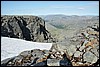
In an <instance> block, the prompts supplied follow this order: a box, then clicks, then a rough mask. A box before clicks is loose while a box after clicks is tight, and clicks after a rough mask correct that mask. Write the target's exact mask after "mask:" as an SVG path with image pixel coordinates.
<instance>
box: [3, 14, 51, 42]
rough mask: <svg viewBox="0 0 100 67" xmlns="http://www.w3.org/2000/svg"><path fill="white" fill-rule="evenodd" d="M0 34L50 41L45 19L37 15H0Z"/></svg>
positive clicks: (30, 39) (29, 39)
mask: <svg viewBox="0 0 100 67" xmlns="http://www.w3.org/2000/svg"><path fill="white" fill-rule="evenodd" d="M1 36H5V37H11V38H19V39H25V40H28V41H37V42H51V40H50V39H52V38H51V37H50V36H51V35H50V33H49V32H48V31H47V30H46V28H45V21H44V20H43V19H41V18H40V17H37V16H13V15H12V16H8V15H3V16H1Z"/></svg>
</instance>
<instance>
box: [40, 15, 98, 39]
mask: <svg viewBox="0 0 100 67" xmlns="http://www.w3.org/2000/svg"><path fill="white" fill-rule="evenodd" d="M40 17H41V18H42V19H44V20H45V22H46V27H47V29H48V30H49V31H52V33H53V34H54V33H55V35H57V34H58V35H59V36H60V37H61V35H64V36H65V35H66V34H67V37H68V35H69V36H72V34H74V33H75V32H76V31H78V30H79V29H82V28H86V27H87V26H90V25H93V24H94V23H99V16H92V15H87V16H78V15H71V16H68V15H63V14H57V15H40ZM62 32H63V33H62ZM60 39H61V38H60Z"/></svg>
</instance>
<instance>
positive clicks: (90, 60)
mask: <svg viewBox="0 0 100 67" xmlns="http://www.w3.org/2000/svg"><path fill="white" fill-rule="evenodd" d="M83 59H84V61H86V62H88V63H91V64H93V63H96V62H97V60H98V58H97V57H96V56H95V55H94V54H93V53H91V52H90V51H87V52H86V53H84V55H83Z"/></svg>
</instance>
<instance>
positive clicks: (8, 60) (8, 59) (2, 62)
mask: <svg viewBox="0 0 100 67" xmlns="http://www.w3.org/2000/svg"><path fill="white" fill-rule="evenodd" d="M15 57H16V56H15ZM15 57H11V58H7V59H5V60H2V61H1V66H7V65H8V63H9V62H10V61H12V60H13V59H14V58H15Z"/></svg>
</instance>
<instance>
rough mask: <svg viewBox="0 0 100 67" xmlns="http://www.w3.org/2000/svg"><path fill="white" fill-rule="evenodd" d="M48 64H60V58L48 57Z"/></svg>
mask: <svg viewBox="0 0 100 67" xmlns="http://www.w3.org/2000/svg"><path fill="white" fill-rule="evenodd" d="M47 65H48V66H60V60H57V59H47Z"/></svg>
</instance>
